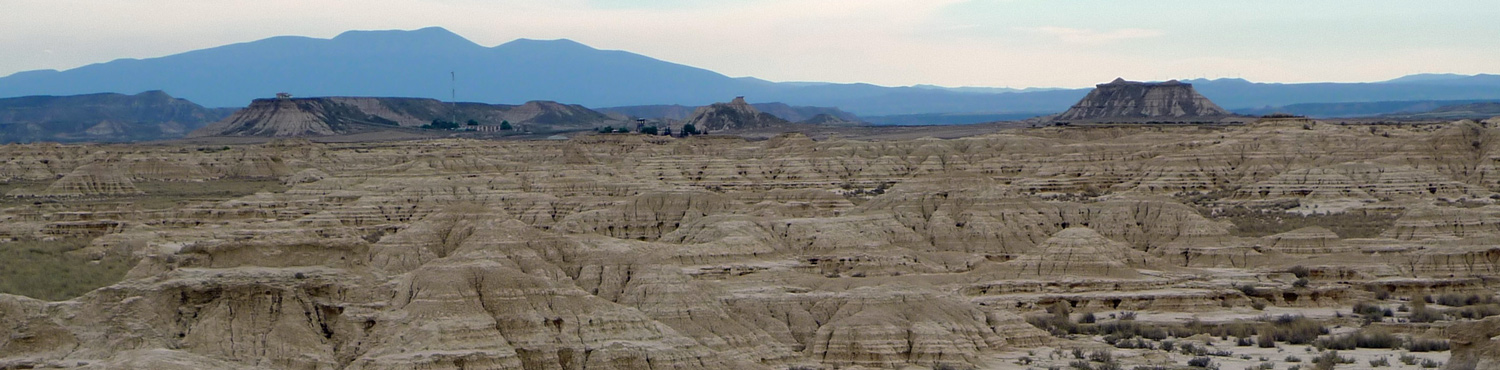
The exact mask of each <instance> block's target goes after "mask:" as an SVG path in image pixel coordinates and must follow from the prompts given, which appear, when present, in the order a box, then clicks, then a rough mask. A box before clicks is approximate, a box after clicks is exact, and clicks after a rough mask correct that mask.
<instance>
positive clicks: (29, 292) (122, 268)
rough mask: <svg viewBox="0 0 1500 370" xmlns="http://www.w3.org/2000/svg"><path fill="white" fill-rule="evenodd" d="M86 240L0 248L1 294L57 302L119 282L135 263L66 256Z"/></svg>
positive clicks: (120, 259)
mask: <svg viewBox="0 0 1500 370" xmlns="http://www.w3.org/2000/svg"><path fill="white" fill-rule="evenodd" d="M88 243H89V240H88V239H63V240H56V241H18V242H10V243H3V244H0V293H9V294H15V295H23V296H27V297H32V298H36V299H41V300H48V301H58V300H65V299H70V298H73V297H77V296H80V295H83V294H84V293H88V292H89V291H92V290H94V289H97V288H99V287H103V286H106V285H109V284H114V283H116V282H119V281H120V279H121V278H123V277H124V276H125V273H126V272H128V271H130V268H131V267H133V266H135V262H136V261H135V260H133V259H128V258H124V257H109V258H105V259H102V260H97V261H96V260H91V259H90V258H88V257H86V256H82V255H78V254H74V253H69V252H72V251H75V250H78V249H80V248H83V247H85V246H87V245H88Z"/></svg>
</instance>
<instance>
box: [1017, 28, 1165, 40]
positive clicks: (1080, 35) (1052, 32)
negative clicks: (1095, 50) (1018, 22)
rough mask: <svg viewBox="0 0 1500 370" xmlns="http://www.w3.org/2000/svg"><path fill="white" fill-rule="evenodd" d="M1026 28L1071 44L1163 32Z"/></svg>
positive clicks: (1122, 38) (1123, 38)
mask: <svg viewBox="0 0 1500 370" xmlns="http://www.w3.org/2000/svg"><path fill="white" fill-rule="evenodd" d="M1027 30H1028V31H1032V32H1037V33H1041V34H1044V35H1048V36H1052V37H1056V38H1057V39H1058V40H1062V41H1063V42H1066V43H1073V44H1101V43H1106V42H1111V41H1120V40H1130V39H1145V38H1152V37H1158V36H1161V35H1163V34H1164V33H1163V32H1162V31H1160V30H1152V29H1144V28H1121V29H1117V30H1111V31H1098V30H1093V29H1088V28H1069V27H1051V26H1049V27H1036V28H1029V29H1027Z"/></svg>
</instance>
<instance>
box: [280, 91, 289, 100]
mask: <svg viewBox="0 0 1500 370" xmlns="http://www.w3.org/2000/svg"><path fill="white" fill-rule="evenodd" d="M291 98H292V94H291V93H284V92H279V93H276V100H287V99H291Z"/></svg>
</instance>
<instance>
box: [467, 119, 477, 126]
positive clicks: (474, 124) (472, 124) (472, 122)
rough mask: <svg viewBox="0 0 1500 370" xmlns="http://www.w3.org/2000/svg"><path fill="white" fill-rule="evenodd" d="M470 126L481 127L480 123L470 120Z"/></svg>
mask: <svg viewBox="0 0 1500 370" xmlns="http://www.w3.org/2000/svg"><path fill="white" fill-rule="evenodd" d="M469 126H479V121H475V120H472V119H471V120H469Z"/></svg>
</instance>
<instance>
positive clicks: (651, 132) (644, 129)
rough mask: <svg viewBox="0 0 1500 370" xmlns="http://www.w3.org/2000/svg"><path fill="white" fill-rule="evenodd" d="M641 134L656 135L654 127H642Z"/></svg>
mask: <svg viewBox="0 0 1500 370" xmlns="http://www.w3.org/2000/svg"><path fill="white" fill-rule="evenodd" d="M641 133H642V134H646V135H656V126H646V127H642V128H641Z"/></svg>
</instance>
